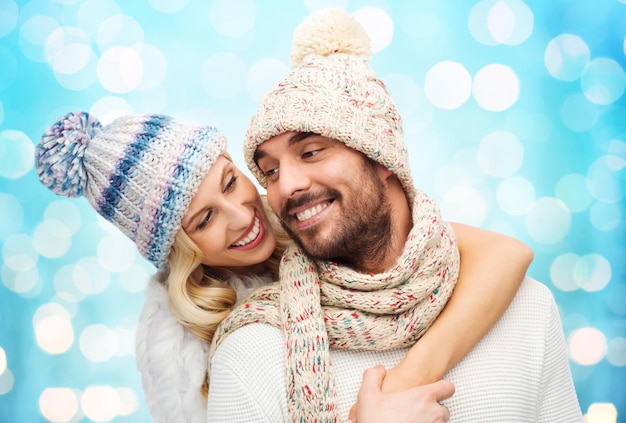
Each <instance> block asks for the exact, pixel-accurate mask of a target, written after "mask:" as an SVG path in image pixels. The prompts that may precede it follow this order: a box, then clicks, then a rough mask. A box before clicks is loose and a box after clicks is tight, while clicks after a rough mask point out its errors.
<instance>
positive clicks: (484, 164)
mask: <svg viewBox="0 0 626 423" xmlns="http://www.w3.org/2000/svg"><path fill="white" fill-rule="evenodd" d="M477 157H478V163H479V164H480V167H481V168H482V169H483V170H484V171H485V173H487V174H488V175H491V176H495V177H497V178H506V177H507V176H511V175H512V174H514V173H515V172H517V171H518V170H519V168H520V167H521V166H522V162H523V160H524V148H523V146H522V143H520V142H519V140H518V139H517V137H516V136H515V135H514V134H512V133H510V132H507V131H494V132H491V133H490V134H488V135H487V136H485V137H484V138H483V139H482V140H481V142H480V145H479V146H478V152H477Z"/></svg>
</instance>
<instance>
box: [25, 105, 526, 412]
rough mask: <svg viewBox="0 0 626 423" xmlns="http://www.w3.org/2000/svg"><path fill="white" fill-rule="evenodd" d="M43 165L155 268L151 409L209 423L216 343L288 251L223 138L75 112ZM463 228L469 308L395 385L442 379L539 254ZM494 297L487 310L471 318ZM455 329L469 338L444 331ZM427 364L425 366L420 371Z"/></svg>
mask: <svg viewBox="0 0 626 423" xmlns="http://www.w3.org/2000/svg"><path fill="white" fill-rule="evenodd" d="M35 160H36V165H37V172H38V174H39V178H40V180H41V182H42V183H43V184H44V185H45V186H46V187H48V188H49V189H51V190H52V191H53V192H55V193H57V194H60V195H65V196H69V197H78V196H84V197H85V198H87V200H88V201H89V202H90V204H91V205H92V206H93V208H94V209H95V210H96V211H97V212H98V213H99V214H100V215H102V216H103V217H105V218H106V219H107V220H109V221H111V222H112V223H113V224H114V225H115V226H117V227H118V228H119V229H120V230H121V231H122V232H123V233H124V234H125V235H126V236H128V237H129V238H130V239H131V240H132V241H133V242H135V244H136V245H137V248H138V250H139V252H140V253H141V254H142V256H144V257H145V258H146V259H147V260H149V261H150V262H151V263H153V264H154V265H155V267H156V268H157V269H158V273H157V274H156V275H155V277H154V278H153V279H152V280H151V282H150V285H149V287H148V289H147V293H146V303H145V306H144V310H143V312H142V316H141V318H140V323H139V327H138V334H137V363H138V367H139V369H140V371H141V373H142V379H143V385H144V391H145V396H146V400H147V403H148V406H149V408H150V411H151V414H152V415H153V418H154V420H155V421H156V422H160V421H194V422H195V421H205V416H204V399H203V396H202V395H201V393H200V391H201V387H203V388H204V392H203V393H204V395H206V386H207V385H206V381H205V375H206V371H207V357H208V353H207V351H208V344H209V342H211V340H212V338H213V335H214V333H215V330H216V328H217V326H218V325H219V323H220V322H221V321H222V320H223V319H224V318H225V317H226V316H227V315H228V314H229V313H230V311H231V310H232V309H233V308H234V307H235V305H236V303H237V302H241V301H242V300H243V299H244V298H245V297H246V296H247V295H248V294H249V293H250V292H251V291H252V290H253V289H255V288H256V287H259V286H261V285H265V284H267V283H269V282H271V281H273V280H275V279H276V277H277V274H278V259H279V258H280V256H281V253H282V251H283V250H284V247H285V242H286V240H285V237H284V235H283V233H282V231H281V230H280V229H279V228H278V226H276V222H275V221H273V219H274V218H273V215H271V213H268V212H266V208H265V206H264V204H263V202H262V200H261V197H260V195H259V193H258V192H257V190H256V188H255V187H254V185H253V184H252V182H251V181H250V180H249V179H248V178H247V177H246V176H245V175H243V174H242V173H241V172H240V171H239V169H237V167H235V166H234V164H233V163H232V162H231V161H230V159H229V158H228V155H227V154H226V140H225V137H224V136H223V135H222V134H220V133H219V132H218V131H217V130H216V129H215V128H212V127H199V126H192V125H186V124H183V123H181V122H178V121H176V120H174V119H173V118H170V117H167V116H162V115H129V116H123V117H121V118H119V119H117V120H115V121H114V122H112V123H111V124H110V125H108V126H106V127H103V126H102V125H101V124H100V123H99V122H98V120H97V119H95V118H94V117H92V116H90V115H88V114H87V113H80V112H79V113H69V114H67V115H65V116H62V117H61V118H60V119H59V120H58V121H57V122H56V123H55V124H53V125H52V126H51V127H50V128H49V129H48V130H47V131H46V132H45V133H44V135H43V137H42V139H41V142H40V143H39V144H38V145H37V148H36V157H35ZM270 216H271V218H270ZM273 227H274V228H273ZM454 229H455V232H456V235H457V238H458V243H459V250H460V253H461V257H462V259H463V265H462V267H461V271H460V276H459V282H458V283H457V289H456V290H455V293H458V292H461V293H462V294H459V296H461V295H462V296H461V298H463V301H460V300H459V298H458V297H459V296H457V295H453V300H451V301H450V307H447V308H446V310H445V312H444V314H445V316H443V317H441V318H440V319H438V320H437V324H436V325H435V326H433V329H432V330H431V331H429V332H427V334H426V335H425V336H424V337H423V339H422V342H420V343H419V348H418V347H417V346H415V347H413V349H412V350H411V354H410V355H407V358H406V359H405V361H406V363H403V365H404V367H405V368H406V366H407V365H410V366H413V368H415V372H414V374H412V375H409V377H408V378H406V375H396V374H394V373H393V369H392V370H391V371H390V372H389V375H388V376H387V378H386V379H385V383H386V384H387V383H389V384H390V385H394V384H396V383H397V385H398V386H403V387H405V386H407V384H408V385H419V384H420V383H422V382H424V381H431V380H436V379H438V378H440V377H441V376H442V375H443V374H444V373H445V372H446V371H447V370H449V368H450V367H451V366H453V365H454V363H456V362H457V361H458V360H460V358H462V357H463V356H464V355H465V354H466V353H467V352H468V351H469V350H470V349H471V348H472V347H473V346H474V345H475V344H476V343H477V342H478V340H480V338H481V337H482V336H483V335H484V334H485V333H486V332H487V331H488V330H489V328H490V327H491V326H492V325H493V324H494V323H495V322H496V321H497V319H498V318H499V317H500V315H501V314H502V313H503V312H504V310H505V309H506V307H507V306H508V304H509V303H510V301H511V299H512V297H513V295H514V293H515V291H516V290H517V287H518V286H519V284H520V282H521V281H522V279H523V276H524V274H525V271H526V269H527V267H528V265H529V264H530V261H531V259H532V253H531V252H530V250H529V249H528V248H527V247H526V246H525V245H523V244H521V243H520V242H518V241H516V240H514V239H511V238H509V237H505V236H501V235H497V234H494V233H491V232H487V231H482V230H480V229H476V228H470V227H467V226H464V225H454ZM479 257H481V258H483V257H490V259H489V262H485V261H484V259H482V261H481V260H479V259H478V258H479ZM504 263H505V264H506V266H504V265H503V264H504ZM503 281H504V282H505V283H503ZM496 288H497V289H496ZM473 291H476V293H473ZM485 295H486V296H487V297H488V298H489V300H490V301H489V302H490V305H489V307H488V308H487V309H481V310H480V311H479V310H475V309H474V308H473V307H467V308H463V304H465V303H469V304H471V303H473V302H475V301H476V297H478V296H480V297H481V301H484V298H485ZM468 312H470V313H472V314H471V315H469V316H468V314H467V313H468ZM472 316H480V319H476V320H475V321H474V319H472ZM450 325H454V326H455V327H456V328H457V330H456V331H455V332H456V333H457V334H458V333H461V334H464V336H458V335H455V336H454V337H452V336H450V335H448V334H449V333H451V332H449V331H447V330H446V329H441V330H440V329H437V328H436V327H437V326H439V327H441V326H443V327H444V328H445V327H446V326H450ZM477 325H478V326H477ZM465 329H467V330H465ZM191 334H193V335H191ZM438 338H439V339H438ZM441 338H444V340H445V341H446V342H444V343H443V344H442V343H441ZM429 339H432V340H433V341H429ZM422 361H426V362H428V366H423V365H422V366H419V367H420V368H419V370H418V366H417V364H415V363H421V362H422ZM426 367H428V368H426ZM400 376H403V377H404V378H406V379H407V380H401V377H400ZM203 382H204V384H203ZM360 421H361V420H360Z"/></svg>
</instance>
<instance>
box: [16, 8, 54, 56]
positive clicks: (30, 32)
mask: <svg viewBox="0 0 626 423" xmlns="http://www.w3.org/2000/svg"><path fill="white" fill-rule="evenodd" d="M59 27H60V25H59V23H58V22H57V21H56V20H55V19H53V18H51V17H49V16H32V17H30V18H29V19H28V20H27V21H26V22H24V23H23V24H21V25H20V35H19V40H18V44H19V46H20V50H22V54H24V56H26V58H27V59H29V60H32V61H34V62H45V61H46V55H45V49H44V48H45V45H46V41H47V40H48V37H49V36H50V34H52V33H53V32H54V31H56V30H57V29H58V28H59Z"/></svg>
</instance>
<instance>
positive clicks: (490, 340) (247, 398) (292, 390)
mask: <svg viewBox="0 0 626 423" xmlns="http://www.w3.org/2000/svg"><path fill="white" fill-rule="evenodd" d="M366 37H367V35H364V33H363V30H362V29H361V28H360V26H359V25H358V23H356V21H354V20H353V19H352V18H351V17H350V15H349V14H347V12H345V11H341V10H330V11H322V12H318V13H315V14H313V15H311V16H310V17H309V18H308V19H307V20H305V22H304V23H303V24H302V25H301V26H300V27H298V28H297V29H296V31H295V36H294V42H293V47H292V56H291V58H292V63H293V64H294V69H293V70H292V71H291V72H290V73H289V74H288V75H286V76H285V77H283V78H282V79H281V80H280V81H279V82H278V83H277V84H276V85H275V86H274V87H273V88H272V89H271V90H270V91H269V92H268V93H267V94H266V95H265V97H264V98H263V99H262V100H261V104H260V105H259V108H258V110H257V112H256V114H255V115H254V116H253V117H252V119H251V121H250V124H249V126H248V131H247V133H246V140H245V145H244V155H245V158H246V161H247V164H248V167H249V168H250V170H251V172H252V173H253V174H254V175H255V176H256V177H257V179H258V181H259V183H260V184H261V185H263V186H264V187H266V189H267V198H268V202H269V204H270V206H271V208H272V209H273V210H274V212H275V213H276V214H277V215H278V216H279V217H280V219H281V221H282V223H283V226H284V227H285V229H286V230H287V231H288V232H289V233H290V235H291V236H292V238H293V239H294V240H295V241H296V243H297V246H296V245H294V246H291V247H289V248H288V249H287V251H286V252H285V255H284V256H283V261H282V264H281V274H280V279H281V280H280V292H279V293H275V292H274V293H272V292H269V291H266V292H264V293H262V294H261V295H258V296H256V297H255V296H253V297H252V298H251V299H250V300H249V301H248V303H247V304H245V305H244V306H242V308H241V309H239V310H236V311H234V312H233V314H231V315H230V316H229V317H228V318H227V319H226V321H225V322H224V323H223V324H222V325H221V327H220V331H221V332H220V333H218V334H216V338H215V339H214V344H213V347H214V349H215V354H214V356H213V360H212V362H211V366H210V367H211V379H210V388H209V399H208V420H209V421H220V422H236V421H255V422H257V421H259V422H276V421H299V422H309V421H310V422H327V421H329V422H335V421H341V420H342V417H345V415H347V412H348V409H349V408H350V405H351V404H352V403H353V402H354V401H355V399H356V396H357V392H358V391H359V386H360V383H361V378H362V375H363V372H364V371H365V370H366V369H368V368H372V367H374V366H375V365H377V364H382V365H383V366H384V367H386V368H388V369H389V368H393V369H392V370H391V372H393V371H394V370H396V369H397V368H398V366H401V365H402V362H403V361H404V360H406V359H407V358H406V357H411V356H412V354H413V351H414V350H413V349H411V350H409V349H408V347H409V346H410V345H413V344H414V343H415V341H416V340H417V339H419V338H420V337H421V336H422V335H424V337H423V338H422V339H421V340H420V342H419V343H418V345H432V344H431V342H433V341H432V339H433V338H432V336H429V335H431V334H432V333H435V332H434V331H435V330H436V329H435V326H438V327H437V330H440V328H442V327H446V328H448V332H447V333H448V334H449V335H450V337H449V338H446V337H445V336H441V337H439V338H437V337H435V339H439V340H440V342H439V344H436V345H437V346H438V347H439V348H440V349H439V351H440V353H441V354H440V355H441V357H446V359H445V360H444V361H445V364H444V365H443V366H442V367H444V368H445V370H444V371H443V372H442V373H441V374H439V375H438V376H436V377H435V379H438V378H440V377H441V376H443V373H445V372H446V371H448V370H449V372H448V373H447V374H446V375H445V378H446V379H447V380H449V381H451V382H452V383H453V384H454V386H455V387H456V391H455V393H454V395H453V396H452V397H451V398H449V399H446V398H447V397H449V396H450V395H451V392H448V393H447V394H445V395H444V396H443V397H442V396H441V395H440V396H436V395H434V394H433V391H430V392H428V386H430V385H426V387H425V389H424V391H416V390H413V391H410V392H412V394H413V396H412V397H408V396H404V397H392V396H387V397H385V398H386V400H385V401H383V402H382V403H381V402H377V401H378V400H379V399H380V397H379V396H377V394H380V392H375V391H376V390H374V393H373V394H372V391H371V390H367V391H366V394H364V395H361V394H363V391H361V394H360V395H359V405H360V406H361V408H360V414H358V421H359V422H361V423H363V422H365V421H367V418H374V417H372V416H373V414H367V415H364V414H363V413H366V412H367V413H370V412H372V413H373V412H375V410H376V409H377V408H378V406H374V407H372V404H383V403H384V404H390V401H388V400H390V399H392V398H395V399H397V398H402V399H403V400H404V403H403V404H402V401H400V403H401V406H399V407H397V408H396V411H397V413H396V412H389V414H386V415H385V416H384V417H380V416H377V417H375V420H370V421H394V422H395V421H409V422H417V421H423V422H434V421H444V420H445V419H446V418H448V414H447V410H446V412H445V413H444V414H441V407H440V404H439V402H442V404H443V405H445V406H446V407H447V408H448V409H449V413H450V414H449V418H450V420H451V421H457V422H474V421H488V422H491V421H507V422H512V421H519V422H521V421H524V422H526V421H533V422H545V423H547V422H568V423H569V422H580V421H582V416H581V412H580V408H579V406H578V401H577V398H576V393H575V391H574V387H573V383H572V378H571V374H570V370H569V365H568V361H567V353H566V349H565V342H564V337H563V332H562V329H561V325H560V320H559V315H558V310H557V309H556V304H555V303H554V299H553V298H552V296H551V294H550V292H549V290H548V289H547V288H546V287H545V286H543V285H541V284H539V283H538V282H536V281H533V280H532V279H529V278H527V279H525V280H524V282H523V283H522V286H521V288H520V290H519V291H518V293H517V295H516V296H515V298H514V299H513V302H512V303H511V305H510V306H509V307H508V309H507V310H506V312H505V313H504V315H503V316H502V318H500V319H499V320H498V317H499V316H500V315H499V314H497V313H495V317H494V315H493V314H492V315H491V317H493V318H494V322H495V321H496V320H498V321H497V323H495V326H494V327H493V328H492V329H491V330H490V331H489V332H488V333H487V335H486V336H484V337H483V338H482V340H480V336H478V337H477V339H476V338H472V339H471V340H468V342H469V343H470V344H471V345H474V344H476V342H478V341H479V340H480V342H478V344H477V345H476V347H475V348H474V349H473V350H472V351H471V352H470V353H469V354H467V356H465V353H467V350H465V351H463V352H462V353H461V354H460V356H455V357H452V356H450V355H449V354H448V353H449V351H450V349H454V347H453V346H452V345H463V342H460V343H457V340H459V339H462V338H464V337H465V336H467V335H468V334H470V335H471V336H475V335H476V333H481V330H482V329H481V330H476V328H477V327H481V328H484V326H483V325H484V324H485V321H487V320H489V319H488V318H487V317H486V315H487V312H488V311H491V310H490V308H492V307H491V306H490V304H493V305H495V304H496V303H495V302H493V303H490V302H489V301H486V302H482V303H481V302H480V301H474V300H473V299H472V300H471V301H470V299H469V296H470V294H471V292H468V291H464V294H463V295H465V297H463V296H461V297H460V299H459V298H457V296H458V295H460V294H458V292H460V291H455V294H454V297H455V298H457V299H456V300H455V304H454V306H455V307H458V306H459V304H463V302H464V301H467V302H468V303H469V304H479V303H480V304H481V305H480V306H477V307H479V308H480V307H484V310H485V312H484V313H480V314H477V312H476V310H472V309H471V308H470V309H467V308H466V309H465V311H466V313H467V314H466V315H463V314H461V315H462V316H464V317H465V319H460V320H456V321H454V324H450V323H445V324H443V326H442V323H441V322H443V321H444V314H441V316H440V315H439V313H440V312H441V310H442V309H443V306H445V305H446V303H447V301H448V298H449V296H450V295H451V292H452V288H453V287H454V284H455V282H456V276H457V272H458V265H459V263H458V250H457V243H456V241H455V237H454V234H453V233H452V229H451V226H450V225H449V224H447V223H446V222H443V221H442V219H441V215H440V212H439V209H438V206H437V204H436V202H435V201H433V200H432V199H431V198H429V197H428V196H427V195H426V194H425V193H423V192H421V191H420V190H418V189H416V188H415V187H414V185H413V180H412V177H411V172H410V167H409V162H408V154H407V150H406V148H405V146H404V141H403V131H402V124H401V119H400V116H399V114H398V111H397V109H396V107H395V105H394V102H393V100H392V99H391V97H390V96H389V93H388V92H387V90H386V88H385V85H384V84H383V82H382V81H381V80H380V79H379V78H378V77H377V76H376V74H375V73H374V72H373V70H372V69H371V68H370V66H369V64H368V62H367V59H368V57H369V50H368V48H366V47H365V46H364V43H363V42H362V41H363V38H366ZM365 44H367V43H365ZM455 228H456V227H455ZM479 236H483V235H479ZM460 238H461V237H460V236H459V249H460V250H461V254H462V255H463V254H464V253H463V248H462V247H461V241H460ZM493 254H494V255H495V254H496V253H493ZM463 257H464V259H465V256H463ZM468 257H469V256H468ZM468 260H469V261H468V262H464V263H465V264H464V265H465V266H466V265H470V264H471V262H472V259H468ZM512 262H513V260H510V261H507V263H510V264H512ZM498 265H500V266H501V264H500V263H495V264H494V265H493V268H494V270H493V272H497V271H499V270H496V267H498ZM506 266H507V264H505V265H504V267H505V268H506ZM459 279H461V278H459ZM487 279H488V277H485V283H487ZM459 285H460V282H459ZM457 289H458V288H457ZM499 289H500V287H499V286H498V285H497V284H496V287H495V288H493V289H489V290H483V291H480V292H481V294H480V295H477V296H478V297H481V296H483V300H484V299H486V298H487V297H488V296H489V295H492V294H493V293H494V292H496V291H498V290H499ZM473 294H474V295H476V293H475V292H474V293H473ZM452 302H453V300H450V307H447V308H446V310H445V312H444V313H447V312H449V311H451V307H452ZM438 316H439V317H438ZM447 316H450V314H448V315H447ZM473 319H475V320H473ZM447 322H450V320H447ZM251 323H252V324H251ZM259 323H268V324H270V325H273V326H276V327H273V326H270V325H267V324H259ZM431 324H432V328H430V329H429V327H430V326H431ZM242 326H243V327H242ZM490 327H491V324H488V326H487V328H486V329H485V331H484V332H482V334H484V333H485V332H487V330H488V329H489V328H490ZM427 329H428V333H426V330H427ZM439 333H440V332H439ZM444 333H445V331H444ZM226 335H228V337H227V338H225V336H226ZM471 336H470V338H471ZM224 338H225V339H224ZM427 338H429V340H427ZM427 348H428V347H427ZM432 349H435V350H436V347H433V348H432ZM405 355H406V357H405ZM464 356H465V358H463V357H464ZM422 358H424V360H426V362H423V361H422V362H421V364H422V366H423V369H422V368H420V369H419V370H418V369H417V368H413V369H412V370H411V369H407V368H405V370H404V372H413V373H418V372H421V371H423V372H425V373H428V371H429V370H430V369H429V367H430V366H431V365H432V366H433V367H438V365H439V364H441V363H440V362H439V361H438V360H437V354H436V353H435V354H433V355H429V356H428V359H427V358H426V356H423V357H422ZM461 358H463V359H462V360H461ZM430 360H432V361H430ZM459 360H460V362H459V363H458V365H456V366H454V364H456V363H457V362H458V361H459ZM416 362H418V363H419V362H420V360H417V361H416ZM435 362H437V363H435ZM394 366H396V367H394ZM452 366H454V367H453V368H452V369H450V368H451V367H452ZM435 373H436V372H435ZM370 376H371V374H370ZM368 377H369V376H368ZM425 380H426V381H428V382H432V380H430V378H428V377H426V378H425ZM369 386H370V388H371V385H369ZM407 392H409V391H407ZM421 394H424V395H421ZM398 395H400V394H398ZM363 400H365V401H363ZM363 403H365V404H363ZM396 404H398V403H397V402H396ZM367 406H369V411H364V409H365V408H367ZM427 406H430V408H428V407H427ZM420 407H424V408H420ZM437 407H439V408H437ZM418 409H420V410H424V411H423V414H421V415H420V414H419V413H417V415H410V414H406V412H407V411H408V412H410V411H415V410H418ZM425 410H434V413H435V414H432V415H431V414H428V412H427V411H425ZM436 413H439V414H436ZM407 416H408V417H407Z"/></svg>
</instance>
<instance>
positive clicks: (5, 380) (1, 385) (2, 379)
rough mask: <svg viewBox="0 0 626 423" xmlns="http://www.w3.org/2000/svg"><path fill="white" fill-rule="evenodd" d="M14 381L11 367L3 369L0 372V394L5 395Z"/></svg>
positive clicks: (11, 387)
mask: <svg viewBox="0 0 626 423" xmlns="http://www.w3.org/2000/svg"><path fill="white" fill-rule="evenodd" d="M14 383H15V378H14V377H13V372H12V371H11V369H5V370H4V372H2V373H0V395H5V394H8V393H9V392H11V389H13V385H14Z"/></svg>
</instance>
